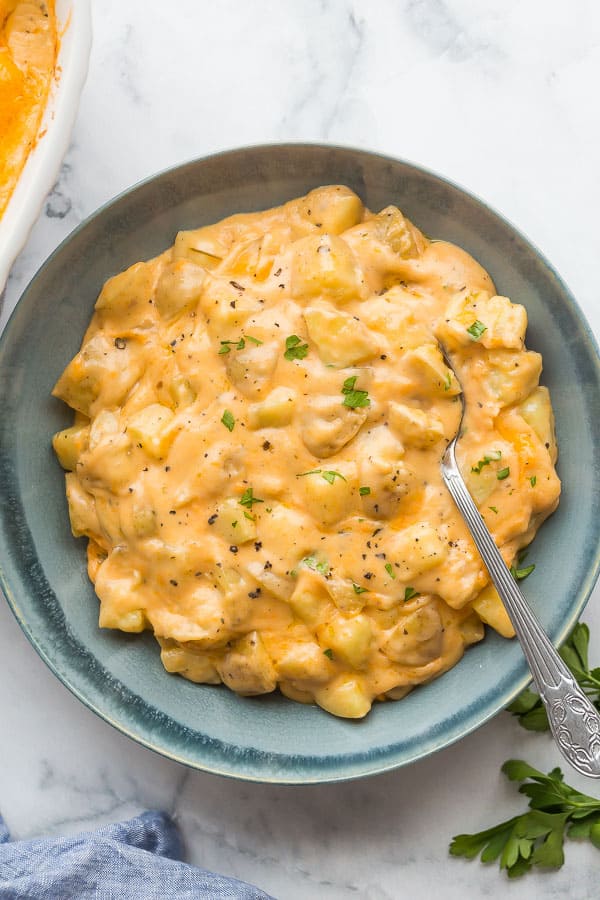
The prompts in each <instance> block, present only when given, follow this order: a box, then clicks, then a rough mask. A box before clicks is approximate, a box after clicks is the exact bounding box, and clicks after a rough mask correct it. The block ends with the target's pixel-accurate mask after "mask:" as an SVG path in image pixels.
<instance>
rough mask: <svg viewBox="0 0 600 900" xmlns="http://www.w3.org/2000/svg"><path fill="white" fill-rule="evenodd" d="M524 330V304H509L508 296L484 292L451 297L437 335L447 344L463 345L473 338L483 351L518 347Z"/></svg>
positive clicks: (515, 348) (470, 342) (525, 321)
mask: <svg viewBox="0 0 600 900" xmlns="http://www.w3.org/2000/svg"><path fill="white" fill-rule="evenodd" d="M469 329H471V330H469ZM526 330H527V311H526V309H525V307H524V306H521V305H520V304H519V303H511V301H510V300H509V299H508V297H498V296H496V297H490V295H489V294H488V293H487V292H486V291H479V292H476V293H474V294H468V295H467V296H464V295H460V296H458V297H455V298H454V299H453V300H452V301H451V302H450V303H449V305H448V309H447V312H446V315H445V319H444V321H443V322H442V323H441V325H440V326H439V334H440V338H441V339H442V340H443V341H444V343H445V344H446V345H447V346H448V347H450V348H459V347H465V346H469V345H470V344H472V343H473V342H474V341H477V342H478V343H479V344H481V345H482V346H483V347H485V348H486V349H487V350H494V349H497V348H500V347H505V348H506V349H507V350H522V349H523V344H524V341H525V332H526Z"/></svg>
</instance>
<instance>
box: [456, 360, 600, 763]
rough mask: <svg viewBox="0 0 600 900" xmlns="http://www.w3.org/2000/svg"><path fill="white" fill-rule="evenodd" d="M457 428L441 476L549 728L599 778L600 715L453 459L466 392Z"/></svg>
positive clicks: (560, 744)
mask: <svg viewBox="0 0 600 900" xmlns="http://www.w3.org/2000/svg"><path fill="white" fill-rule="evenodd" d="M440 349H441V351H442V354H443V356H444V359H445V361H446V363H447V365H448V367H449V368H450V369H451V370H452V372H454V375H455V376H456V379H457V381H458V383H459V385H460V379H459V378H458V376H457V374H456V372H455V371H454V367H453V365H452V363H451V361H450V360H449V358H448V354H447V353H446V352H445V350H444V348H443V347H440ZM460 397H461V403H462V412H461V417H460V422H459V425H458V429H457V432H456V434H455V436H454V437H453V438H452V440H451V441H450V443H449V444H448V446H447V448H446V451H445V453H444V456H443V457H442V463H441V468H442V477H443V479H444V483H445V484H446V487H447V488H448V490H449V491H450V493H451V495H452V498H453V500H454V502H455V503H456V505H457V507H458V509H459V511H460V513H461V515H462V517H463V519H464V520H465V523H466V525H467V527H468V529H469V531H470V532H471V535H472V537H473V540H474V541H475V544H476V546H477V549H478V550H479V553H480V554H481V558H482V559H483V562H484V563H485V566H486V568H487V570H488V572H489V574H490V578H491V579H492V581H493V583H494V586H495V588H496V590H497V591H498V594H499V595H500V598H501V600H502V602H503V604H504V606H505V608H506V612H507V613H508V616H509V618H510V620H511V622H512V624H513V628H514V629H515V632H516V635H517V638H518V639H519V641H520V643H521V647H522V648H523V653H524V654H525V658H526V659H527V662H528V664H529V668H530V669H531V674H532V676H533V680H534V682H535V685H536V687H537V690H538V693H539V695H540V697H541V698H542V702H543V704H544V706H545V707H546V712H547V714H548V722H549V723H550V729H551V731H552V734H553V735H554V739H555V741H556V743H557V744H558V747H559V749H560V751H561V753H562V754H563V756H564V757H565V759H566V760H567V761H568V762H569V763H570V764H571V765H572V766H573V768H574V769H576V770H577V771H578V772H581V774H582V775H588V776H589V777H590V778H600V715H599V714H598V712H597V710H596V708H595V707H594V705H593V704H592V703H591V701H590V700H589V699H588V697H586V695H585V694H584V693H583V691H582V690H581V688H580V687H579V685H578V684H577V682H576V681H575V679H574V678H573V675H572V674H571V672H570V671H569V669H568V668H567V666H566V665H565V663H564V662H563V660H562V659H561V658H560V656H559V655H558V653H557V652H556V650H555V649H554V647H553V646H552V644H551V643H550V640H549V638H548V635H547V634H546V632H545V631H544V629H543V628H542V626H541V625H540V623H539V622H538V620H537V618H536V616H535V615H534V614H533V612H532V611H531V608H530V606H529V604H528V603H527V601H526V600H525V597H524V596H523V594H522V592H521V590H520V588H519V586H518V584H517V582H516V581H515V579H514V578H513V576H512V575H511V573H510V570H509V568H508V567H507V565H506V563H505V562H504V560H503V559H502V556H501V554H500V552H499V550H498V548H497V547H496V544H495V542H494V539H493V537H492V535H491V534H490V532H489V531H488V528H487V525H486V524H485V522H484V520H483V519H482V517H481V515H480V514H479V510H478V509H477V507H476V506H475V503H474V502H473V500H472V498H471V495H470V494H469V491H468V490H467V486H466V484H465V482H464V479H463V477H462V475H461V473H460V470H459V468H458V465H457V462H456V453H455V448H456V442H457V440H458V438H459V437H460V434H461V428H462V421H463V417H464V413H465V396H464V392H463V391H462V386H461V394H460Z"/></svg>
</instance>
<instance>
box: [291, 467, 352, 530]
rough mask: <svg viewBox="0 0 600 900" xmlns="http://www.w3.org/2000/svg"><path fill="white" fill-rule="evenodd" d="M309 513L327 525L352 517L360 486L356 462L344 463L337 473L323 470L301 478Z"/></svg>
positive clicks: (336, 470) (300, 483)
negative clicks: (356, 493) (350, 515)
mask: <svg viewBox="0 0 600 900" xmlns="http://www.w3.org/2000/svg"><path fill="white" fill-rule="evenodd" d="M297 480H298V482H299V487H300V491H301V493H302V497H303V500H304V504H305V506H306V508H307V510H308V511H309V512H310V513H311V515H312V516H314V518H315V519H316V521H317V522H321V523H323V524H325V525H332V524H333V523H334V522H339V521H340V519H344V518H345V517H346V516H348V515H349V514H350V511H351V509H352V502H353V498H354V495H355V491H356V487H357V478H356V466H355V464H354V463H348V462H343V463H342V462H340V463H338V464H337V468H336V469H335V470H327V469H319V470H318V471H315V472H310V473H307V474H303V475H302V476H301V477H299V478H298V479H297Z"/></svg>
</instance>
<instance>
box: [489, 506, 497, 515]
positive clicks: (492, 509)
mask: <svg viewBox="0 0 600 900" xmlns="http://www.w3.org/2000/svg"><path fill="white" fill-rule="evenodd" d="M488 509H491V511H492V512H493V513H496V515H498V507H497V506H488Z"/></svg>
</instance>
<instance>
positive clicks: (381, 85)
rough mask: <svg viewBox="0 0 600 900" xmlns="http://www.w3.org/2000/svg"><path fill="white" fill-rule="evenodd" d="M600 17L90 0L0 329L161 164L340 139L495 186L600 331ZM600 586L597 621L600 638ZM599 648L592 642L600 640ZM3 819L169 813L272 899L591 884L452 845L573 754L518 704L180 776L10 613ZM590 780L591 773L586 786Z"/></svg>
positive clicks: (64, 829) (479, 186) (542, 892)
mask: <svg viewBox="0 0 600 900" xmlns="http://www.w3.org/2000/svg"><path fill="white" fill-rule="evenodd" d="M599 77H600V8H599V7H598V6H597V5H594V4H591V3H588V2H585V0H575V2H573V3H571V4H570V5H568V6H567V5H560V4H548V3H547V2H545V0H532V2H529V3H527V4H524V3H520V2H516V0H509V2H499V0H483V2H480V0H445V2H444V0H402V2H399V0H378V2H376V3H374V2H372V0H329V2H327V0H306V2H302V3H299V2H296V0H279V2H275V0H251V2H247V3H243V2H242V0H223V2H221V3H219V4H200V3H198V2H197V0H177V3H171V4H165V3H159V2H158V0H129V2H128V3H122V2H120V0H95V4H94V46H93V51H92V59H91V67H90V75H89V79H88V82H87V85H86V88H85V90H84V94H83V97H82V102H81V107H80V112H79V116H78V119H77V122H76V126H75V130H74V134H73V140H72V144H71V148H70V150H69V152H68V154H67V157H66V159H65V162H64V164H63V167H62V169H61V173H60V176H59V179H58V181H57V184H56V186H55V188H54V190H53V192H52V193H51V195H50V196H49V197H48V199H47V201H46V204H45V207H44V211H43V214H42V216H41V217H40V220H39V221H38V223H37V224H36V226H35V228H34V229H33V232H32V234H31V237H30V240H29V242H28V244H27V246H26V248H25V250H24V251H23V253H22V254H21V256H20V257H19V259H18V260H17V261H16V263H15V266H14V268H13V271H12V274H11V277H10V280H9V283H8V286H7V289H6V295H5V304H4V310H3V312H2V314H1V316H0V327H2V325H3V324H4V322H5V321H6V318H7V316H8V314H9V313H10V310H11V309H12V308H13V307H14V304H15V302H16V300H17V298H18V296H19V294H20V292H21V291H22V289H23V288H24V286H25V284H26V283H27V281H28V280H29V278H30V277H31V276H32V275H33V273H34V272H35V270H36V269H37V267H38V266H39V265H40V263H41V262H42V261H43V259H44V258H45V257H46V256H47V255H48V254H49V253H50V252H51V251H52V250H53V249H54V248H55V247H56V246H57V245H58V243H59V242H60V241H61V240H62V239H63V238H64V237H65V236H66V235H67V234H68V233H69V232H70V231H71V230H72V229H73V228H74V227H75V226H76V225H77V224H78V223H79V222H80V221H82V220H83V219H84V218H85V217H86V216H87V215H88V214H89V213H91V212H92V211H93V210H94V209H95V208H96V207H97V206H98V205H100V204H101V203H103V202H105V201H106V200H108V199H109V198H110V197H112V196H114V195H115V194H116V193H118V192H119V191H121V190H123V189H124V188H125V187H127V186H129V185H130V184H132V183H134V182H136V181H137V180H139V179H141V178H144V177H146V176H147V175H149V174H151V173H153V172H155V171H157V170H160V169H162V168H165V167H167V166H171V165H174V164H176V163H178V162H181V161H183V160H186V159H189V158H191V157H194V156H200V155H204V154H207V153H211V152H215V151H217V150H220V149H224V148H227V147H234V146H238V145H242V144H249V143H263V142H268V141H284V140H326V141H331V142H333V143H346V144H351V145H357V146H362V147H365V148H369V149H376V150H380V151H381V152H385V153H390V154H391V155H395V156H399V157H403V158H407V159H409V160H413V161H416V162H419V163H421V164H423V165H426V166H428V167H431V168H432V169H434V170H436V171H438V172H440V173H442V174H445V175H447V176H449V177H450V178H453V179H455V180H456V181H458V182H459V183H461V184H464V185H465V186H467V187H468V188H469V189H471V190H472V191H474V192H475V193H479V194H480V195H481V196H483V197H485V198H486V199H487V200H488V201H489V202H491V203H492V205H494V206H495V207H496V208H498V209H499V210H500V211H501V212H502V213H504V214H505V215H507V216H508V218H510V219H511V220H512V221H514V222H515V223H516V224H517V225H518V227H520V228H521V229H522V230H523V231H524V232H525V233H526V234H528V235H529V236H530V237H531V238H532V239H533V240H534V242H535V243H536V244H538V246H540V247H541V248H542V250H543V251H544V252H545V253H546V254H547V256H548V257H549V258H550V259H551V260H552V261H553V263H554V264H555V265H556V267H557V269H558V270H559V271H560V272H561V274H562V275H563V276H564V278H565V280H566V281H567V283H568V284H569V285H570V286H571V288H572V289H573V291H574V293H575V295H576V296H577V298H578V300H579V301H580V303H581V305H582V307H583V308H584V310H585V312H586V314H587V315H588V318H589V319H590V321H591V322H592V324H593V326H594V328H595V330H596V334H600V304H599V303H598V301H597V283H598V266H597V262H598V239H597V231H598V228H597V212H596V211H597V209H598V208H599V206H600V180H599V179H598V177H597V157H598V148H599V146H600V113H599V112H598V105H597V102H596V86H597V83H598V78H599ZM598 598H599V591H598V589H597V590H596V592H595V595H594V597H593V598H592V601H591V602H590V605H589V607H588V610H587V612H586V616H585V619H586V620H587V621H588V622H589V623H590V624H591V626H592V629H593V631H594V633H595V634H597V635H599V637H598V640H596V641H595V643H594V644H593V651H592V653H593V656H592V658H593V659H594V658H595V660H596V661H598V662H600V611H599V604H598ZM594 648H595V650H594ZM0 658H1V659H2V663H3V665H2V673H3V677H2V679H0V703H1V709H2V714H3V725H2V733H1V742H0V747H1V757H0V758H1V761H2V765H1V766H0V809H1V810H2V812H3V814H4V815H5V817H6V819H7V821H8V824H9V826H10V828H11V830H12V832H13V833H14V834H15V836H21V837H30V836H34V835H37V834H39V833H42V832H44V833H51V832H54V833H72V832H74V831H77V830H80V829H82V828H87V827H91V826H94V825H96V824H99V823H101V822H105V821H114V820H116V819H118V818H122V817H125V816H129V815H132V814H134V813H136V812H138V811H139V810H141V809H142V808H148V807H158V808H163V809H167V810H169V811H170V812H172V814H173V815H174V816H175V817H176V819H177V821H178V822H179V824H180V826H181V828H182V831H183V834H184V837H185V841H186V844H187V852H188V857H189V859H190V860H191V861H192V862H195V863H197V864H199V865H204V866H207V867H209V868H215V869H218V870H220V871H223V872H226V873H230V874H233V875H236V876H238V877H241V878H244V879H247V880H251V881H255V882H256V883H257V884H259V885H261V886H262V887H263V888H264V889H265V890H267V891H269V892H270V893H272V894H274V895H275V896H277V897H279V898H282V900H283V898H286V900H288V898H290V900H305V898H313V897H318V898H324V900H342V898H351V897H357V898H366V900H395V898H402V897H409V896H413V895H416V896H420V897H426V898H428V897H433V896H439V897H443V898H450V900H454V898H456V900H459V898H460V900H464V898H471V897H492V898H494V897H505V896H509V897H519V898H521V897H527V898H538V897H539V898H551V897H569V898H573V900H588V898H589V900H592V898H595V897H597V896H598V890H597V858H596V856H595V855H594V854H595V852H596V851H594V850H593V849H591V848H589V847H588V846H585V845H579V844H577V843H575V842H570V843H569V845H568V847H567V861H566V864H565V866H564V868H563V869H562V870H561V871H560V872H558V873H554V874H551V875H543V874H536V875H534V876H528V877H527V878H526V879H524V880H522V881H520V882H514V883H511V882H508V881H507V880H506V879H505V878H504V876H501V875H500V873H499V872H498V871H497V870H496V869H495V868H489V869H488V868H485V867H483V866H481V865H480V864H479V863H477V862H473V863H467V862H464V861H462V860H452V859H450V858H449V857H448V856H447V845H448V841H449V839H450V838H451V836H452V835H453V834H455V833H456V832H457V831H465V830H466V831H472V830H476V829H480V828H483V827H486V826H487V825H489V824H492V823H493V822H495V821H497V820H499V818H500V817H504V816H506V817H508V816H509V815H512V814H513V813H514V812H515V811H516V810H517V809H520V808H521V806H520V800H519V799H518V795H517V794H516V791H515V789H514V787H513V786H511V785H509V784H508V783H507V782H505V780H504V779H503V777H502V776H501V775H500V773H499V767H500V765H501V763H502V762H503V761H504V760H505V759H506V758H508V757H510V756H519V757H524V758H527V759H530V760H531V761H534V762H536V763H537V764H538V765H539V766H540V768H543V767H545V766H547V767H550V766H552V765H555V764H557V762H558V755H557V753H556V752H555V751H554V749H553V747H552V744H551V742H550V740H549V739H548V738H545V737H543V736H536V735H530V734H527V733H525V732H523V731H522V730H521V729H519V728H518V726H517V725H516V723H515V722H514V721H513V720H512V719H511V717H509V716H508V715H507V714H502V715H500V716H499V717H497V718H496V719H495V720H494V721H492V722H490V723H489V724H488V725H486V726H485V727H483V728H481V729H480V730H479V731H478V732H476V733H475V734H473V735H471V736H469V737H468V738H466V739H465V740H463V741H462V742H460V743H459V744H458V745H455V746H454V747H451V748H449V749H447V750H446V751H444V752H442V753H439V754H437V755H435V756H434V757H432V758H430V759H428V760H425V761H423V762H421V763H419V764H417V765H414V766H411V767H410V768H408V769H404V770H401V771H398V772H395V773H390V774H387V775H383V776H379V777H377V778H372V779H368V780H365V781H360V782H355V783H348V784H337V785H325V786H311V787H306V788H298V787H294V788H292V787H277V786H264V785H254V784H242V783H237V782H234V781H227V780H223V779H219V778H216V777H212V776H208V775H203V774H200V773H194V772H190V771H187V770H186V769H184V768H182V767H180V766H178V765H177V764H173V763H170V762H168V761H166V760H164V759H162V758H160V757H158V756H156V755H154V754H153V753H151V752H150V751H147V750H144V749H142V748H141V747H138V746H137V745H135V744H134V743H133V742H131V741H129V740H128V739H127V738H125V737H123V736H122V735H120V734H118V733H116V732H115V731H113V730H112V729H111V728H110V727H109V726H107V725H106V724H105V723H103V722H101V721H99V720H98V719H97V718H96V717H95V716H94V715H93V714H92V713H90V712H89V711H88V710H87V709H85V708H84V707H83V706H82V705H81V704H80V703H78V701H76V700H75V699H74V698H73V697H72V696H71V695H70V694H69V693H68V692H67V691H66V690H65V689H64V688H63V687H62V686H61V685H60V684H59V683H58V681H57V680H56V679H55V678H54V677H53V676H52V675H51V673H50V672H49V671H48V670H47V669H46V667H45V666H44V665H43V663H42V662H41V661H40V660H39V659H38V658H37V656H36V655H35V654H34V652H33V650H32V649H31V648H30V646H29V644H28V643H27V641H26V640H25V638H24V636H23V635H22V634H21V632H20V630H19V628H18V626H17V625H16V623H15V622H14V620H13V618H12V616H11V614H10V612H9V610H8V608H7V607H6V606H5V605H4V604H2V605H0ZM569 779H570V780H571V782H572V783H574V784H576V785H578V786H579V787H580V788H581V789H583V790H585V789H586V788H587V789H588V790H591V792H593V788H589V786H588V785H586V784H585V783H584V781H583V779H581V778H577V777H576V776H573V777H572V778H571V776H569Z"/></svg>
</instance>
